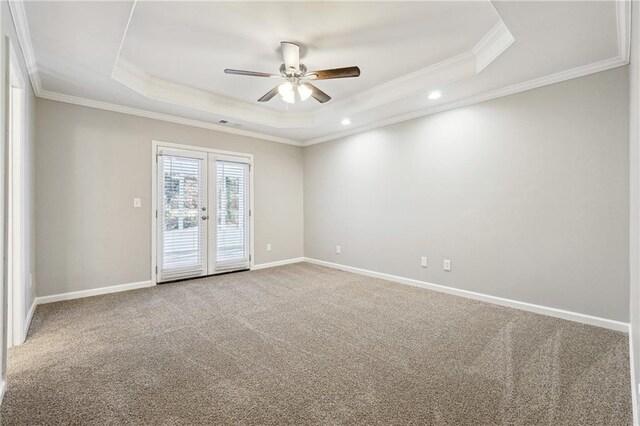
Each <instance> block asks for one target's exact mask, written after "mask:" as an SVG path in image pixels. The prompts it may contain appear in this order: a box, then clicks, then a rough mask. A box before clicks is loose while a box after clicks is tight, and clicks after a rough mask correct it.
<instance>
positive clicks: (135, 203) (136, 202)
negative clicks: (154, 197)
mask: <svg viewBox="0 0 640 426" xmlns="http://www.w3.org/2000/svg"><path fill="white" fill-rule="evenodd" d="M133 207H134V208H136V209H139V208H140V207H142V200H141V199H140V198H134V199H133Z"/></svg>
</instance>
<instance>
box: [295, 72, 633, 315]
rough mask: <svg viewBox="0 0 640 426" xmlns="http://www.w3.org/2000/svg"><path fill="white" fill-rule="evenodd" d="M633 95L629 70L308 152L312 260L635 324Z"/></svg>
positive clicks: (308, 223) (308, 254)
mask: <svg viewBox="0 0 640 426" xmlns="http://www.w3.org/2000/svg"><path fill="white" fill-rule="evenodd" d="M628 99H629V98H628V69H627V67H621V68H617V69H614V70H610V71H606V72H602V73H598V74H594V75H591V76H587V77H583V78H579V79H574V80H570V81H567V82H563V83H559V84H554V85H551V86H547V87H544V88H540V89H535V90H531V91H528V92H523V93H519V94H516V95H511V96H508V97H504V98H500V99H495V100H492V101H488V102H485V103H481V104H476V105H472V106H469V107H463V108H459V109H456V110H452V111H448V112H444V113H440V114H436V115H432V116H429V117H424V118H419V119H415V120H411V121H407V122H403V123H400V124H396V125H393V126H388V127H385V128H381V129H376V130H372V131H368V132H365V133H361V134H357V135H354V136H349V137H345V138H342V139H339V140H336V141H332V142H327V143H323V144H318V145H313V146H310V147H306V148H305V149H304V173H305V179H304V211H305V256H306V257H310V258H315V259H320V260H324V261H329V262H334V263H339V264H344V265H348V266H353V267H357V268H362V269H367V270H371V271H376V272H382V273H387V274H391V275H397V276H401V277H407V278H412V279H417V280H422V281H427V282H431V283H436V284H441V285H446V286H450V287H454V288H459V289H464V290H470V291H474V292H479V293H484V294H487V295H492V296H498V297H503V298H507V299H513V300H518V301H522V302H528V303H533V304H537V305H543V306H548V307H553V308H559V309H565V310H569V311H573V312H578V313H583V314H588V315H594V316H598V317H603V318H607V319H612V320H617V321H623V322H628V321H629V219H628V215H629V152H628V141H629V117H628ZM336 245H340V246H341V254H336V253H335V246H336ZM421 256H427V257H428V259H429V267H428V268H422V267H421V266H420V257H421ZM444 259H451V260H452V271H451V272H445V271H443V260H444Z"/></svg>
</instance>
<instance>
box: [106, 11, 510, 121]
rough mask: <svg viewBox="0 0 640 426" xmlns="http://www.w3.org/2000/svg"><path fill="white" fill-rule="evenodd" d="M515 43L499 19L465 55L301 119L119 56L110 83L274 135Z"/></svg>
mask: <svg viewBox="0 0 640 426" xmlns="http://www.w3.org/2000/svg"><path fill="white" fill-rule="evenodd" d="M498 17H499V15H498ZM125 34H126V31H125ZM514 40H515V39H514V38H513V36H512V35H511V33H510V32H509V29H508V28H507V26H506V25H505V24H504V22H503V21H502V19H501V18H500V17H499V19H498V22H497V23H496V24H495V25H494V26H493V27H492V28H491V29H490V30H489V32H488V33H487V34H486V35H485V36H484V37H483V38H482V39H481V40H480V41H479V42H478V43H477V44H476V45H475V46H474V47H473V48H472V50H470V51H468V52H464V53H462V54H460V55H457V56H454V57H452V58H449V59H446V60H444V61H441V62H438V63H436V64H433V65H430V66H428V67H425V68H423V69H420V70H418V71H415V72H412V73H410V74H407V75H404V76H401V77H399V78H396V79H393V80H390V81H387V82H385V83H382V84H380V85H377V86H375V87H372V88H370V89H367V90H365V91H363V92H360V93H357V94H355V95H353V96H351V97H349V98H347V99H344V100H342V101H338V102H333V103H332V104H331V105H325V106H324V107H323V108H321V109H316V110H314V111H310V112H301V113H290V112H279V111H275V110H271V109H268V108H264V107H261V106H258V105H255V104H254V103H249V102H245V101H239V100H236V99H232V98H228V97H226V96H221V95H218V94H216V93H213V92H210V91H206V90H201V89H196V88H193V87H189V86H187V85H184V84H180V83H176V82H174V81H169V80H166V79H163V78H159V77H156V76H153V75H150V74H148V73H147V72H145V71H144V70H143V69H141V68H139V67H138V66H136V65H134V64H132V63H130V62H129V61H127V60H126V59H125V58H123V57H121V56H118V57H117V58H116V62H115V65H114V68H113V72H112V75H111V78H112V79H114V80H115V81H117V82H119V83H121V84H122V85H124V86H126V87H128V88H129V89H131V90H133V91H135V92H137V93H138V94H140V95H142V96H145V97H147V98H150V99H155V100H159V101H162V102H166V103H170V104H174V105H180V106H184V107H188V108H193V109H196V110H199V111H204V112H207V113H212V114H216V115H219V116H223V117H228V118H231V119H235V120H243V121H248V122H251V123H256V124H261V125H265V126H269V127H272V128H277V129H284V128H310V127H316V126H320V125H322V124H325V123H331V122H334V121H335V119H336V117H338V116H345V115H346V116H353V115H355V114H356V113H359V112H363V111H367V110H372V109H375V108H378V107H381V106H384V105H387V104H389V103H392V102H395V101H398V100H401V99H405V98H407V97H410V96H413V95H415V94H416V93H419V92H424V91H426V90H428V89H429V88H434V87H441V86H443V85H446V84H450V83H453V82H455V81H459V80H462V79H465V78H470V77H473V76H475V75H477V74H479V73H480V72H481V71H482V70H483V69H484V68H485V67H486V66H487V65H488V64H489V63H491V62H492V61H493V60H494V59H496V58H497V57H498V56H499V55H500V54H501V53H502V52H504V51H505V50H506V49H507V48H508V47H509V46H510V45H511V44H512V43H513V42H514ZM122 43H124V39H123V40H122Z"/></svg>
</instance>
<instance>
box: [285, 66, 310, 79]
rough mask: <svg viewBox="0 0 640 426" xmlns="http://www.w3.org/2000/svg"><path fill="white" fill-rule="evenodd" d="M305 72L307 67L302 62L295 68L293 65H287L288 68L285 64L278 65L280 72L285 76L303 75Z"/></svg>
mask: <svg viewBox="0 0 640 426" xmlns="http://www.w3.org/2000/svg"><path fill="white" fill-rule="evenodd" d="M306 73H307V67H306V66H305V65H304V64H300V65H299V67H298V69H295V68H294V67H289V69H287V66H286V65H285V64H282V65H280V74H282V76H283V77H285V78H288V77H303V76H304V75H305V74H306Z"/></svg>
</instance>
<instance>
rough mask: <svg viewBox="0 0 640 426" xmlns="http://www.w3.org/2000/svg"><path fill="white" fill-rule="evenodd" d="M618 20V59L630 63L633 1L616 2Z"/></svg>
mask: <svg viewBox="0 0 640 426" xmlns="http://www.w3.org/2000/svg"><path fill="white" fill-rule="evenodd" d="M616 20H617V24H618V57H619V58H620V59H622V60H624V61H626V62H629V54H630V51H631V1H629V0H617V1H616Z"/></svg>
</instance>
